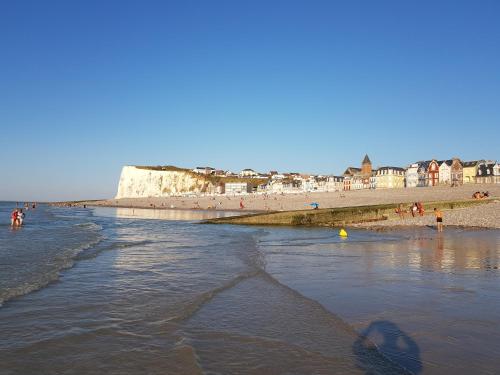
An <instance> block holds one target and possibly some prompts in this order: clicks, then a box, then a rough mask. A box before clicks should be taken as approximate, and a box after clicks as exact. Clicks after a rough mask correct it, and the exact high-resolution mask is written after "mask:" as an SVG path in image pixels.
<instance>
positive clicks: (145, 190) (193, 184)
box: [115, 166, 215, 199]
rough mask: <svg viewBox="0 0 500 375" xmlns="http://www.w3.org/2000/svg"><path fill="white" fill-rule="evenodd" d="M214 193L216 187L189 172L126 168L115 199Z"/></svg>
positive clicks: (121, 176) (123, 169)
mask: <svg viewBox="0 0 500 375" xmlns="http://www.w3.org/2000/svg"><path fill="white" fill-rule="evenodd" d="M213 192H215V186H214V185H213V184H212V183H211V182H210V181H208V180H206V179H205V178H204V177H203V176H197V175H195V174H193V173H192V172H189V171H182V170H174V171H168V170H167V171H165V170H152V169H147V168H138V167H134V166H125V167H123V168H122V173H121V175H120V182H119V184H118V192H117V193H116V197H115V198H116V199H119V198H145V197H168V196H171V195H178V194H187V193H192V194H201V193H213Z"/></svg>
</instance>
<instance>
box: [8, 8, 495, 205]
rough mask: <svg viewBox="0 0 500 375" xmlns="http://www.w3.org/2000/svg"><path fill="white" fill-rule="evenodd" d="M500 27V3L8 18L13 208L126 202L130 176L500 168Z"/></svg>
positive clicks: (34, 12)
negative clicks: (140, 172) (170, 170)
mask: <svg viewBox="0 0 500 375" xmlns="http://www.w3.org/2000/svg"><path fill="white" fill-rule="evenodd" d="M498 14H500V2H498V1H495V0H492V1H488V0H481V1H400V0H394V1H345V2H336V1H216V0H214V1H177V2H168V1H135V2H131V1H66V0H64V1H44V2H42V1H12V2H3V3H2V6H1V11H0V42H1V43H0V48H1V51H2V53H1V58H0V126H1V129H0V130H1V133H0V134H1V135H0V156H1V159H2V163H1V164H0V180H1V183H0V200H28V199H29V200H33V199H36V200H57V199H60V200H62V199H80V198H81V199H83V198H105V197H111V196H113V195H114V193H115V191H116V186H117V183H118V178H119V173H120V169H121V166H122V165H130V164H140V165H160V164H161V165H166V164H172V165H177V166H185V167H194V166H197V165H210V166H214V167H216V168H220V169H231V170H236V171H237V170H240V169H243V168H254V169H257V170H260V171H268V170H270V169H277V170H280V171H289V170H293V171H302V172H310V173H323V174H330V173H332V174H340V173H342V172H343V170H344V169H345V167H346V166H348V165H358V164H359V163H360V162H361V160H362V158H363V156H364V154H365V153H368V154H369V156H370V158H371V160H372V162H373V164H374V166H375V167H376V166H382V165H398V166H405V165H407V164H408V163H410V162H413V161H416V160H421V159H431V158H438V159H444V158H449V157H452V156H458V157H461V158H463V159H467V160H469V159H477V158H487V159H496V158H498V151H499V147H498V144H499V142H498V139H499V136H500V130H499V129H500V126H499V123H500V90H499V87H500V69H499V67H500V23H499V22H498Z"/></svg>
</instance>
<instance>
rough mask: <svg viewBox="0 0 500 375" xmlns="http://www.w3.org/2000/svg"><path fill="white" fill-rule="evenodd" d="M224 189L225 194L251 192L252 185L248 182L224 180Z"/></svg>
mask: <svg viewBox="0 0 500 375" xmlns="http://www.w3.org/2000/svg"><path fill="white" fill-rule="evenodd" d="M224 190H225V193H226V195H232V194H247V193H251V192H252V185H251V184H249V183H248V182H226V184H225V186H224Z"/></svg>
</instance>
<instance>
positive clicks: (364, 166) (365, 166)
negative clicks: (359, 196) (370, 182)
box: [361, 155, 372, 176]
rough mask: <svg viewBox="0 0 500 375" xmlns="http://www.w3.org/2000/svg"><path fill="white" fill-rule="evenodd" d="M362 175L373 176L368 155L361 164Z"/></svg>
mask: <svg viewBox="0 0 500 375" xmlns="http://www.w3.org/2000/svg"><path fill="white" fill-rule="evenodd" d="M361 174H362V175H363V176H371V174H372V162H371V161H370V158H369V157H368V155H365V158H364V159H363V161H362V162H361Z"/></svg>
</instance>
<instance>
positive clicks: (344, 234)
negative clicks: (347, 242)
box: [339, 228, 347, 237]
mask: <svg viewBox="0 0 500 375" xmlns="http://www.w3.org/2000/svg"><path fill="white" fill-rule="evenodd" d="M339 236H340V237H347V232H346V231H345V229H344V228H342V229H341V230H340V231H339Z"/></svg>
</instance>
